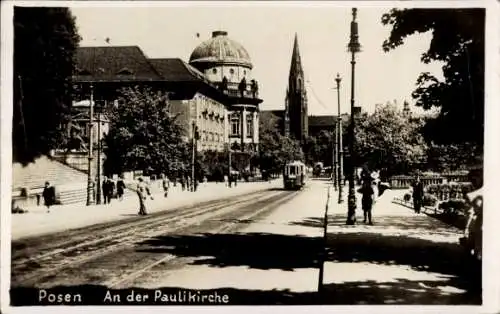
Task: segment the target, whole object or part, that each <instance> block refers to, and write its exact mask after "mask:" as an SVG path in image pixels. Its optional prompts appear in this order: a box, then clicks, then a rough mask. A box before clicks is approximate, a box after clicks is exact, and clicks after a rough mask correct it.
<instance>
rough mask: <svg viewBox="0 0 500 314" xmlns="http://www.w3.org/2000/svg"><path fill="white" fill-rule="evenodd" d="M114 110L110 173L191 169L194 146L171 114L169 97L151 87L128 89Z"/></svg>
mask: <svg viewBox="0 0 500 314" xmlns="http://www.w3.org/2000/svg"><path fill="white" fill-rule="evenodd" d="M120 94H121V95H120V97H119V99H120V100H119V102H120V103H123V104H124V105H121V106H118V107H115V108H113V109H111V112H110V131H109V133H108V135H107V136H106V137H105V141H106V144H107V145H106V146H107V148H106V151H105V153H106V157H107V158H106V163H105V166H106V171H107V172H108V173H121V172H123V171H131V170H146V169H151V170H152V171H153V172H154V173H162V172H167V173H168V174H169V175H171V174H172V173H173V172H176V171H182V170H184V171H185V170H187V169H189V167H190V165H191V155H190V152H191V150H190V145H189V144H187V143H185V142H183V141H182V135H183V128H182V126H181V125H180V123H179V121H177V119H176V116H174V115H172V114H171V113H170V112H169V111H168V98H167V97H165V96H162V95H158V93H155V92H153V91H152V90H151V89H149V88H139V87H135V88H125V89H123V90H121V92H120Z"/></svg>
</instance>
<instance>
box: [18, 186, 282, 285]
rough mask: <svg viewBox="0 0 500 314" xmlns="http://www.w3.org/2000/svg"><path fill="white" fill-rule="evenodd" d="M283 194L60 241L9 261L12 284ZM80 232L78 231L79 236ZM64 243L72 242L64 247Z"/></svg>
mask: <svg viewBox="0 0 500 314" xmlns="http://www.w3.org/2000/svg"><path fill="white" fill-rule="evenodd" d="M284 193H285V194H286V193H287V192H283V191H274V192H272V191H266V192H265V193H263V192H262V191H261V192H260V193H252V194H249V195H246V196H242V197H238V198H237V199H234V200H222V201H219V202H214V203H211V204H207V205H205V206H196V208H194V206H193V207H192V208H191V210H188V211H187V212H186V211H184V212H183V213H182V214H180V213H179V210H176V211H169V212H166V213H164V214H163V215H155V217H148V218H149V219H145V220H143V221H140V220H139V221H132V222H127V223H125V226H114V227H110V228H107V229H106V228H105V229H104V230H101V232H100V233H99V232H96V231H95V229H94V228H90V229H91V230H94V232H93V233H94V235H93V237H92V239H88V240H83V241H80V242H78V241H76V242H75V241H62V242H61V243H59V244H58V245H55V246H52V247H51V249H46V250H44V252H43V253H40V254H38V255H35V256H29V257H21V258H17V259H13V261H12V274H13V276H12V284H13V285H14V286H16V285H23V286H24V285H27V286H30V285H36V284H37V283H39V282H43V281H44V278H47V277H48V278H50V277H53V276H54V274H56V276H57V273H59V272H60V271H62V270H64V269H66V268H75V267H78V266H79V265H83V264H86V263H88V262H89V261H91V260H93V259H96V258H99V257H101V256H105V255H113V254H115V255H116V254H119V253H120V252H119V251H120V250H124V249H126V248H127V247H131V246H133V245H134V244H135V243H138V242H140V241H141V240H146V239H148V238H151V237H153V236H155V235H159V234H165V233H167V234H177V233H186V232H189V233H192V232H193V231H195V230H194V229H199V228H197V226H198V225H200V224H202V222H204V221H205V222H206V221H208V220H214V219H217V218H221V217H227V216H228V215H229V217H232V216H231V213H235V214H236V216H238V215H241V213H242V212H246V211H248V210H255V207H256V206H257V207H258V206H260V205H262V206H264V207H265V204H266V203H273V204H274V202H275V201H279V199H281V198H282V197H283V194H284ZM79 232H80V231H78V233H79ZM66 243H71V244H72V245H69V246H67V247H65V246H64V245H65V244H66Z"/></svg>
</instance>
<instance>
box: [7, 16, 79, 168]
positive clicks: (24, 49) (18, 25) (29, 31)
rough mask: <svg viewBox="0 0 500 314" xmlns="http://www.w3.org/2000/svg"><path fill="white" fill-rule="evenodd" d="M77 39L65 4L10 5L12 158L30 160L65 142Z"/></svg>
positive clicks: (72, 19)
mask: <svg viewBox="0 0 500 314" xmlns="http://www.w3.org/2000/svg"><path fill="white" fill-rule="evenodd" d="M79 41H80V36H79V35H78V33H77V28H76V26H75V18H74V17H73V16H72V14H71V12H70V10H69V9H68V8H42V7H40V8H27V7H15V8H14V51H15V53H14V78H13V79H14V102H13V130H12V131H13V133H12V144H13V145H12V146H13V160H14V161H15V162H22V163H28V162H31V161H33V159H34V158H36V157H37V156H39V155H42V154H48V153H49V152H50V150H51V149H54V148H56V147H57V146H58V144H60V143H62V142H64V141H65V139H66V137H65V125H66V123H67V122H68V121H69V118H70V115H69V109H70V106H71V75H72V74H73V69H74V61H73V59H74V58H73V56H74V52H75V50H76V48H77V46H78V43H79Z"/></svg>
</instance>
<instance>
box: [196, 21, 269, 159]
mask: <svg viewBox="0 0 500 314" xmlns="http://www.w3.org/2000/svg"><path fill="white" fill-rule="evenodd" d="M189 64H190V65H191V66H193V67H195V68H196V69H198V70H199V71H200V72H202V73H203V74H204V75H205V77H206V78H207V79H208V80H209V81H210V83H212V84H214V85H215V86H217V88H218V89H219V90H220V91H221V92H222V93H223V94H225V95H226V96H227V98H226V100H227V103H226V108H227V110H225V117H224V118H225V119H224V121H225V123H226V126H225V128H226V130H228V140H229V143H230V145H231V148H232V149H233V150H239V151H257V150H258V143H259V121H258V119H259V115H258V112H259V104H260V103H261V102H262V100H261V99H259V97H258V83H257V80H255V78H254V77H253V75H252V68H253V65H252V61H251V59H250V56H249V54H248V52H247V51H246V49H245V48H244V47H243V46H242V45H241V44H239V43H238V42H236V41H234V40H232V39H230V38H229V37H228V35H227V32H224V31H215V32H213V33H212V38H210V39H208V40H206V41H204V42H202V43H201V44H200V45H198V47H196V48H195V49H194V51H193V52H192V53H191V56H190V58H189Z"/></svg>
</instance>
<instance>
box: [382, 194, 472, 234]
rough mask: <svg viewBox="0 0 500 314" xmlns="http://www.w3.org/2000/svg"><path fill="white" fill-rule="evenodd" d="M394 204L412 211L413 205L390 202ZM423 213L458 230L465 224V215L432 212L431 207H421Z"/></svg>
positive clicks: (463, 227)
mask: <svg viewBox="0 0 500 314" xmlns="http://www.w3.org/2000/svg"><path fill="white" fill-rule="evenodd" d="M392 203H393V204H395V205H398V206H402V207H406V208H408V209H410V210H411V211H413V207H412V206H411V205H407V204H403V203H399V202H394V201H393V202H392ZM422 212H423V213H424V214H426V215H427V216H429V217H431V218H434V219H436V220H439V221H441V222H443V223H445V224H447V225H449V226H453V227H455V228H458V229H460V230H464V229H465V226H466V224H467V217H466V216H464V215H451V214H446V213H434V210H432V209H425V208H424V209H423V211H422Z"/></svg>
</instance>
